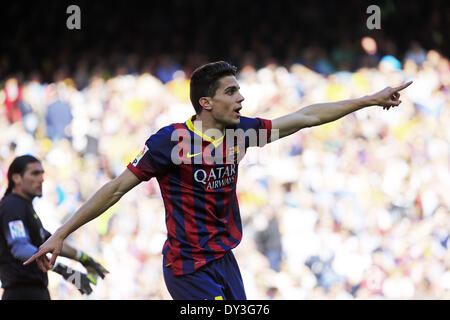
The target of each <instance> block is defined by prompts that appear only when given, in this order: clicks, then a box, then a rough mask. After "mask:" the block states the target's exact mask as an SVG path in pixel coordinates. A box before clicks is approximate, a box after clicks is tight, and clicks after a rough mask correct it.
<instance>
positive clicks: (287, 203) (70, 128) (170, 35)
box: [0, 0, 450, 299]
mask: <svg viewBox="0 0 450 320" xmlns="http://www.w3.org/2000/svg"><path fill="white" fill-rule="evenodd" d="M150 3H151V5H148V4H147V5H144V4H143V3H142V2H137V1H126V2H118V1H111V2H92V1H47V2H34V3H29V2H10V3H8V4H7V5H4V6H2V12H1V14H0V15H1V21H2V22H1V23H2V25H3V26H2V28H1V30H0V32H1V39H2V41H1V42H0V48H1V51H0V128H1V135H0V171H1V174H0V193H1V194H3V192H4V190H5V189H6V171H7V168H8V166H9V164H10V163H11V161H12V159H13V158H14V157H15V156H17V155H21V154H25V153H30V154H33V155H35V156H37V157H39V158H40V159H42V161H43V165H44V168H45V170H46V174H45V182H44V196H43V197H42V198H39V199H36V200H35V201H34V206H35V209H36V211H37V212H38V214H39V215H40V217H41V220H42V221H43V223H44V226H46V228H47V229H48V230H49V231H54V230H56V228H57V227H58V226H59V225H60V224H61V223H63V222H64V221H65V220H66V219H67V218H68V217H69V216H70V215H71V214H72V213H73V212H74V211H75V210H76V209H77V208H78V207H79V206H80V204H81V203H82V202H83V201H85V200H86V198H87V197H88V196H90V195H91V194H92V193H93V192H94V191H95V190H97V189H98V188H99V187H100V186H101V185H102V184H103V183H105V182H106V181H108V180H109V179H111V178H112V177H114V176H116V175H117V174H119V173H120V172H121V171H122V170H124V168H125V166H126V164H127V163H128V162H129V161H130V160H132V159H133V158H134V156H135V155H136V154H137V153H138V152H139V150H140V149H141V148H142V145H143V143H144V142H145V140H146V138H147V137H148V136H149V135H150V134H151V133H153V132H155V131H156V130H157V129H158V128H159V127H161V126H164V125H166V124H169V123H171V122H177V121H185V120H186V119H187V118H188V117H189V116H190V115H192V114H193V108H192V106H191V105H190V103H189V100H188V86H189V82H188V80H187V79H186V78H188V77H189V75H190V73H191V72H192V70H193V69H194V68H195V67H197V66H199V65H200V64H202V63H205V62H209V61H213V60H218V59H221V60H227V61H229V62H231V63H233V64H235V65H236V66H238V67H239V69H240V71H241V73H240V75H239V81H240V84H241V87H242V90H241V91H242V93H243V95H244V97H246V100H245V101H244V104H243V105H244V109H243V111H242V113H243V114H245V115H247V116H260V117H266V118H274V117H277V116H280V115H283V114H286V113H288V112H292V111H294V110H297V109H298V108H300V107H302V106H306V105H308V104H312V103H317V102H326V101H336V100H340V99H346V98H354V97H359V96H362V95H365V94H368V93H373V92H375V91H376V90H379V89H382V88H384V87H385V86H388V85H391V86H394V85H398V84H400V83H401V82H402V81H406V80H410V79H411V80H414V84H413V85H412V86H410V87H409V88H407V89H406V90H405V91H404V92H403V94H402V101H403V103H402V105H401V106H400V107H399V108H395V109H391V110H389V111H383V110H382V109H381V108H376V107H372V108H369V109H364V110H361V111H358V112H356V113H355V114H352V115H349V116H347V117H345V118H343V119H341V120H338V121H336V122H333V123H331V124H328V125H324V126H321V127H317V128H310V129H306V130H302V131H300V132H298V133H297V134H295V135H292V136H290V137H288V138H285V139H283V140H281V141H279V142H276V143H274V144H273V146H268V147H265V148H263V149H260V150H252V151H250V152H249V154H248V155H247V160H245V161H244V163H243V164H241V169H240V177H239V185H238V190H239V201H240V206H241V214H242V218H243V224H244V238H243V241H242V243H241V244H240V245H239V247H238V248H237V249H236V250H235V254H236V256H237V259H238V262H239V264H240V267H241V269H242V273H243V277H244V282H245V285H246V289H247V294H248V297H249V298H250V299H393V298H399V299H449V298H450V292H449V290H450V271H449V264H450V254H449V250H448V245H449V234H448V231H449V230H450V221H449V209H450V201H449V198H448V191H449V190H450V175H449V165H450V149H449V148H450V147H449V142H450V127H449V126H448V123H450V110H449V90H448V88H449V83H450V69H449V68H450V67H449V60H448V52H449V50H448V49H449V48H448V44H449V39H448V25H449V14H450V11H449V9H448V5H447V2H446V1H436V0H433V1H388V0H386V1H370V2H368V1H356V0H352V1H339V2H338V1H324V2H317V1H237V0H229V1H202V0H196V1H175V0H165V1H151V2H150ZM70 4H77V5H79V6H80V8H81V30H72V31H71V30H68V29H67V28H66V20H67V18H68V17H69V14H67V13H66V8H67V7H68V6H69V5H70ZM371 4H377V5H379V7H380V8H381V29H379V30H377V29H375V30H369V29H368V28H367V26H366V20H367V18H368V17H369V14H367V13H366V9H367V7H368V6H369V5H371ZM363 39H364V40H363ZM164 240H165V226H164V208H163V204H162V200H161V198H160V195H159V188H158V186H157V184H156V182H155V181H154V179H153V180H152V181H150V182H149V183H144V184H141V185H140V186H138V187H137V188H136V189H135V190H134V191H132V192H130V193H129V194H127V195H126V196H125V197H124V198H123V199H122V200H121V201H120V202H119V203H118V204H117V205H115V206H114V207H112V208H111V209H110V210H108V212H106V213H105V214H103V215H102V216H101V217H100V218H98V219H96V220H95V221H93V222H90V223H89V224H88V225H86V226H84V227H83V228H81V229H80V230H78V231H76V232H75V233H74V234H73V235H71V236H70V238H68V241H69V242H70V243H71V244H73V245H74V246H76V247H78V248H82V249H83V250H85V251H86V252H87V253H88V254H90V255H92V256H94V257H96V258H98V259H99V260H100V261H101V262H102V263H103V264H104V265H105V266H106V267H107V268H108V269H109V270H110V272H111V273H110V274H109V275H108V276H107V278H106V279H105V280H103V281H100V282H99V284H98V285H97V286H96V287H95V290H94V293H93V294H92V295H91V296H89V297H88V298H87V299H170V296H169V295H168V293H167V290H166V288H165V285H164V282H163V278H162V274H161V263H162V256H161V253H160V252H161V248H162V244H163V242H164ZM58 259H61V260H64V258H58ZM66 262H68V261H66ZM71 265H72V266H73V267H74V268H80V269H82V267H81V266H80V265H77V264H71ZM49 278H50V285H49V287H50V291H51V295H52V298H53V299H85V297H83V296H81V295H80V294H79V293H78V291H77V290H76V289H75V288H74V287H73V286H72V285H70V284H68V283H66V282H65V281H63V280H62V279H61V278H60V277H59V276H58V275H56V274H52V273H50V274H49Z"/></svg>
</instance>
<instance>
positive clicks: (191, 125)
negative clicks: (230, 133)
mask: <svg viewBox="0 0 450 320" xmlns="http://www.w3.org/2000/svg"><path fill="white" fill-rule="evenodd" d="M194 118H195V115H194V116H192V117H190V118H189V119H188V120H187V121H186V126H187V127H188V129H189V130H191V131H192V132H194V133H195V134H197V135H199V136H200V137H201V138H202V139H203V140H205V141H208V142H211V143H212V144H213V145H214V147H217V146H218V145H219V144H220V143H221V142H222V141H223V138H224V137H225V133H224V134H223V136H221V137H220V138H219V139H214V138H211V137H209V136H207V135H206V134H204V133H203V132H201V131H200V130H198V129H197V128H195V127H194V123H193V122H192V120H194Z"/></svg>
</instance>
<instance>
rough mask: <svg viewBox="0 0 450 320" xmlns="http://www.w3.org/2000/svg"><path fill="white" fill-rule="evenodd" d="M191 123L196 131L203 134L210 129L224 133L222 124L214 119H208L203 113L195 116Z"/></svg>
mask: <svg viewBox="0 0 450 320" xmlns="http://www.w3.org/2000/svg"><path fill="white" fill-rule="evenodd" d="M192 123H193V124H194V127H195V128H196V129H197V130H200V131H201V132H203V133H205V132H207V131H208V130H211V129H216V130H219V131H220V132H222V133H223V132H224V131H225V125H224V124H222V123H220V122H217V121H216V120H214V118H212V117H210V116H209V115H207V114H206V113H205V112H202V113H201V114H199V115H198V114H197V115H195V119H194V120H193V121H192Z"/></svg>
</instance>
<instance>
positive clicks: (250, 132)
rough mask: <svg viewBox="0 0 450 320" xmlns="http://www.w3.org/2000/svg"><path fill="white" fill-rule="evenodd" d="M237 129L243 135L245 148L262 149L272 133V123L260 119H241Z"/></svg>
mask: <svg viewBox="0 0 450 320" xmlns="http://www.w3.org/2000/svg"><path fill="white" fill-rule="evenodd" d="M237 129H242V130H243V131H244V134H245V147H246V148H248V147H263V146H265V145H266V144H267V143H268V142H269V141H270V137H271V131H272V121H271V120H267V119H262V118H247V117H241V121H240V123H239V125H238V127H237Z"/></svg>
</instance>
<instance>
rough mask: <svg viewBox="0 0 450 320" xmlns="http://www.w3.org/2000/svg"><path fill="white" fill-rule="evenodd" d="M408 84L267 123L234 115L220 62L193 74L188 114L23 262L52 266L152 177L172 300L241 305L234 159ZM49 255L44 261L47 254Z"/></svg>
mask: <svg viewBox="0 0 450 320" xmlns="http://www.w3.org/2000/svg"><path fill="white" fill-rule="evenodd" d="M410 84H411V82H409V83H406V84H403V85H401V86H399V87H396V88H389V87H388V88H385V89H384V90H382V91H380V92H378V93H375V94H373V95H370V96H365V97H362V98H359V99H353V100H346V101H339V102H334V103H323V104H315V105H311V106H308V107H305V108H302V109H300V110H298V111H297V112H294V113H291V114H288V115H286V116H283V117H280V118H278V119H274V120H267V119H261V118H247V117H243V116H241V115H240V110H241V109H242V102H243V101H244V97H243V96H242V95H241V93H240V91H239V89H240V87H239V83H238V82H237V80H236V68H235V67H233V66H231V65H230V64H228V63H226V62H223V61H219V62H213V63H209V64H206V65H203V66H201V67H199V68H198V69H196V70H195V71H194V72H193V74H192V76H191V82H190V98H191V102H192V104H193V107H194V109H195V115H194V116H192V117H191V118H190V119H188V120H187V121H186V122H184V123H173V124H171V125H169V126H166V127H164V128H162V129H160V130H159V131H158V132H156V133H155V134H153V135H151V136H150V137H149V138H148V140H147V141H146V142H145V145H144V148H143V150H142V151H141V152H140V153H139V154H138V156H137V157H136V158H135V159H134V160H133V161H132V162H131V163H130V164H128V166H127V168H126V169H125V170H124V172H123V173H122V174H121V175H120V176H118V177H117V178H115V179H113V180H112V181H110V182H108V183H106V184H105V185H104V186H103V187H101V188H100V189H99V190H98V191H97V192H96V193H95V194H94V195H93V196H92V197H91V198H89V199H88V200H87V202H86V203H84V204H83V205H82V206H81V208H79V209H78V210H77V212H75V214H74V215H73V216H72V217H71V218H70V219H69V220H68V221H67V222H66V223H65V224H64V225H63V226H61V227H60V228H59V229H58V230H57V231H56V232H55V233H54V234H53V235H52V236H51V237H50V238H49V239H48V240H47V241H46V242H45V243H44V244H43V245H42V246H40V248H39V251H38V252H37V253H36V254H35V255H34V256H33V257H31V258H30V259H29V260H28V261H27V262H26V263H25V264H28V263H30V262H31V261H34V260H38V261H39V264H40V266H41V267H42V268H43V270H48V269H49V268H51V267H52V266H53V264H54V262H55V259H56V257H57V256H58V254H60V252H61V248H62V246H63V241H64V239H65V238H66V237H67V236H68V235H69V234H70V233H72V232H73V231H75V230H76V229H78V228H79V227H81V226H82V225H84V224H85V223H87V222H88V221H90V220H92V219H94V218H95V217H97V216H98V215H100V214H101V213H102V212H104V211H105V210H107V209H108V208H109V207H110V206H112V205H113V204H114V203H116V202H117V201H118V200H119V199H120V198H121V197H122V196H123V195H124V194H125V193H127V192H128V191H129V190H131V189H132V188H134V187H135V186H136V185H138V184H139V183H140V182H142V181H147V180H149V179H151V178H152V177H156V179H157V181H158V183H159V186H160V189H161V194H162V198H163V201H164V206H165V215H166V227H167V240H166V242H165V244H164V246H163V273H164V280H165V283H166V286H167V289H168V291H169V293H170V294H171V296H172V298H174V299H246V295H245V290H244V286H243V282H242V278H241V274H240V271H239V267H238V265H237V262H236V260H235V258H234V256H233V253H232V249H233V248H235V247H236V246H237V245H238V244H239V242H240V240H241V238H242V224H241V218H240V213H239V205H238V201H237V196H236V183H237V176H238V163H239V161H240V160H241V159H242V157H243V155H244V154H245V151H246V150H247V148H249V147H253V146H263V145H264V144H266V143H267V142H271V141H274V140H276V139H278V138H282V137H286V136H288V135H290V134H292V133H294V132H296V131H298V130H300V129H302V128H307V127H312V126H317V125H321V124H324V123H327V122H330V121H334V120H336V119H339V118H341V117H343V116H345V115H347V114H349V113H351V112H354V111H356V110H359V109H361V108H365V107H368V106H372V105H378V106H382V107H384V108H386V109H389V108H390V107H393V106H398V105H399V104H400V102H401V101H400V100H399V97H400V94H399V91H400V90H402V89H404V88H406V87H407V86H408V85H410ZM47 253H51V254H52V255H51V258H50V259H49V258H47V256H46V254H47Z"/></svg>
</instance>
